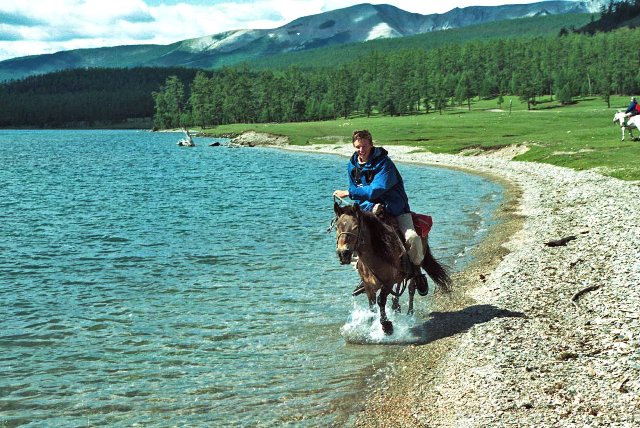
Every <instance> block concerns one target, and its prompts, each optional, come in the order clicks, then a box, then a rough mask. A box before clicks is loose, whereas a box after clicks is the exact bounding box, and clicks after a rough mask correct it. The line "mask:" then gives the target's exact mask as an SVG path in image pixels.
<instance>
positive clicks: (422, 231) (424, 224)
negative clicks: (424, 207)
mask: <svg viewBox="0 0 640 428" xmlns="http://www.w3.org/2000/svg"><path fill="white" fill-rule="evenodd" d="M411 219H412V220H413V227H415V229H416V233H417V234H418V235H419V236H420V237H421V238H424V237H426V236H427V235H428V234H429V231H430V230H431V226H433V218H431V216H430V215H426V214H417V213H414V212H413V211H412V212H411Z"/></svg>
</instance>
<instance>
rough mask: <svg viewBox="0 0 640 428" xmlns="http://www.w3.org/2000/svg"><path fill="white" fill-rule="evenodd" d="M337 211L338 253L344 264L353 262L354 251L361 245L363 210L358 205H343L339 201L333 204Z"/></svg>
mask: <svg viewBox="0 0 640 428" xmlns="http://www.w3.org/2000/svg"><path fill="white" fill-rule="evenodd" d="M333 211H334V212H335V213H336V217H337V218H338V220H337V221H336V253H337V254H338V258H339V259H340V263H342V264H343V265H346V264H349V263H351V257H352V256H353V253H354V252H356V251H357V249H358V245H360V232H361V228H362V223H361V221H360V216H361V215H362V212H361V211H360V207H359V206H358V205H349V206H346V207H341V206H340V205H339V204H338V203H337V202H335V203H334V204H333Z"/></svg>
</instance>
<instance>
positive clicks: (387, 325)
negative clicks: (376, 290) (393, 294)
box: [378, 287, 393, 334]
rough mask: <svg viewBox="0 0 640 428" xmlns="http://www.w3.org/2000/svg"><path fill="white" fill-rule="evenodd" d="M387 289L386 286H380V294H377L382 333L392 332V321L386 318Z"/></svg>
mask: <svg viewBox="0 0 640 428" xmlns="http://www.w3.org/2000/svg"><path fill="white" fill-rule="evenodd" d="M388 295H389V290H388V289H387V288H386V287H382V289H381V290H380V294H378V307H379V308H380V324H382V331H383V332H384V334H393V323H392V322H391V321H389V319H388V318H387V311H386V309H385V306H387V296H388Z"/></svg>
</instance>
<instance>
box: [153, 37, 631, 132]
mask: <svg viewBox="0 0 640 428" xmlns="http://www.w3.org/2000/svg"><path fill="white" fill-rule="evenodd" d="M639 47H640V31H638V30H630V29H621V30H617V31H614V32H610V33H597V34H595V35H593V36H589V35H582V34H568V35H565V36H563V37H558V36H556V37H539V38H534V39H506V40H503V39H501V40H490V41H473V42H468V43H465V44H463V45H457V44H449V45H445V46H442V47H439V48H435V49H431V50H428V51H424V50H415V49H414V50H405V51H398V52H396V53H390V54H380V53H378V52H375V51H373V52H370V53H369V54H367V55H365V56H363V57H360V58H354V61H353V62H352V64H350V65H342V66H339V67H324V68H315V69H311V70H302V69H300V68H296V67H290V68H289V69H287V70H285V71H283V72H273V71H259V72H258V71H251V70H250V69H248V68H240V69H238V68H235V69H223V70H220V71H215V72H205V71H199V72H198V73H197V74H196V76H195V77H194V79H193V80H191V81H183V80H181V79H179V78H177V77H175V76H174V77H171V78H169V79H168V80H167V81H166V82H165V84H164V85H163V86H162V87H161V88H160V90H159V91H157V92H154V94H153V95H154V100H155V115H154V120H155V126H156V127H158V128H171V127H177V126H183V125H187V126H188V125H199V126H203V127H207V126H215V125H217V124H227V123H249V122H285V121H294V122H295V121H313V120H323V119H332V118H337V117H349V116H351V115H354V114H362V115H369V114H371V113H372V112H377V113H379V114H384V115H403V114H414V113H418V112H423V113H424V112H427V113H428V112H430V111H434V110H435V111H438V110H440V111H441V110H442V109H444V108H446V107H447V106H450V105H465V106H467V107H468V108H471V100H472V99H474V98H477V97H480V98H492V97H500V96H501V95H505V94H510V95H515V96H518V97H520V99H522V100H523V101H525V102H527V103H528V104H529V106H532V105H535V103H536V100H537V99H538V98H539V97H540V96H542V95H549V94H554V95H555V96H556V97H557V100H558V101H559V102H567V103H568V102H571V99H572V97H575V96H580V95H583V96H586V95H599V96H602V97H603V99H604V102H608V98H609V96H610V95H611V94H636V93H639V92H640V49H639Z"/></svg>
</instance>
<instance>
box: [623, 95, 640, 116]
mask: <svg viewBox="0 0 640 428" xmlns="http://www.w3.org/2000/svg"><path fill="white" fill-rule="evenodd" d="M638 113H640V104H638V101H637V100H636V97H631V102H630V103H629V106H628V107H627V110H625V112H624V114H625V116H627V117H631V116H635V115H636V114H638Z"/></svg>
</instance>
